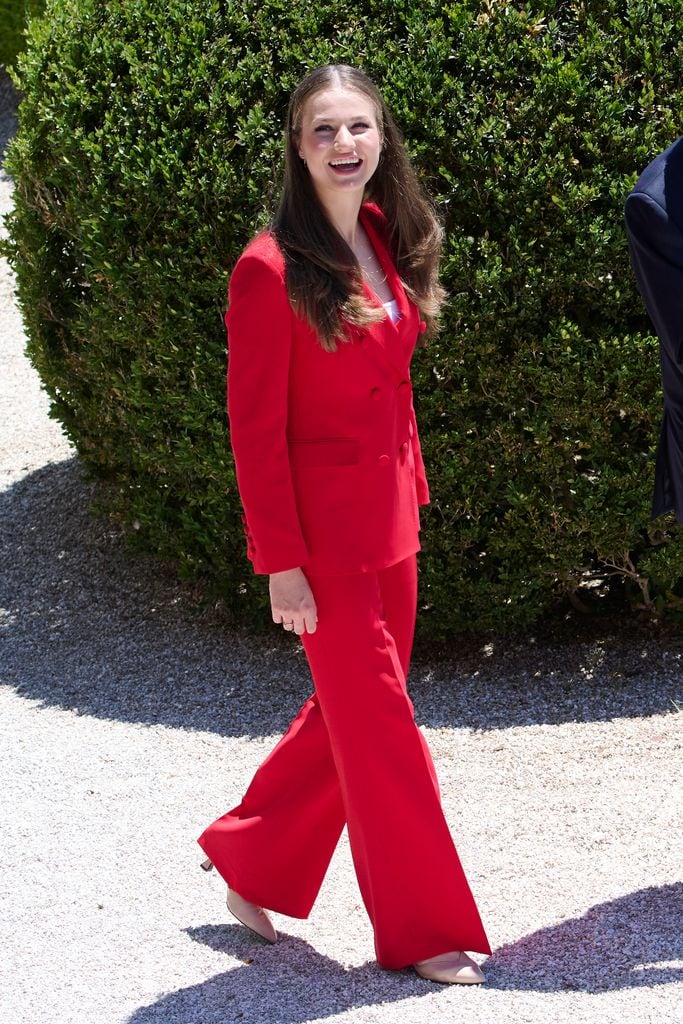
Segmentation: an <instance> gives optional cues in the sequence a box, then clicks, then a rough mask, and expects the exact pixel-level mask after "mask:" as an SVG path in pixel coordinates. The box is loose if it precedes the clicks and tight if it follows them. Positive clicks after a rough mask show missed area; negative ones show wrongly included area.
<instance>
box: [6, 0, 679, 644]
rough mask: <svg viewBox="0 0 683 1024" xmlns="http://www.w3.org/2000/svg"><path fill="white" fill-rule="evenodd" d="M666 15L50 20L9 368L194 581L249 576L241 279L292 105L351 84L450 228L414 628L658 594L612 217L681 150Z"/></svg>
mask: <svg viewBox="0 0 683 1024" xmlns="http://www.w3.org/2000/svg"><path fill="white" fill-rule="evenodd" d="M679 22H680V4H679V0H602V2H600V3H597V2H578V0H577V2H571V0H566V2H558V3H550V2H547V0H541V2H528V3H520V2H517V3H503V2H498V0H483V2H482V0H465V2H459V0H452V2H450V3H449V4H446V5H445V4H443V3H442V2H441V0H438V2H436V0H414V2H413V0H366V2H365V4H363V5H362V8H361V7H359V5H358V4H357V3H355V0H354V2H351V0H330V2H326V3H325V4H319V5H311V4H309V3H307V2H303V3H301V2H299V0H287V3H285V2H283V0H235V2H230V0H227V2H218V0H110V2H108V3H107V4H101V3H99V2H96V0H51V2H49V4H48V17H47V19H46V20H45V22H44V23H43V24H42V28H41V29H40V31H37V32H35V33H34V35H33V38H32V41H31V45H30V47H29V50H28V51H27V53H26V54H25V55H24V57H23V58H22V61H21V65H20V67H21V71H20V79H19V80H20V86H21V88H22V90H23V91H24V93H25V96H26V98H25V100H24V102H23V104H22V107H21V120H20V131H19V135H18V137H17V139H16V141H15V143H14V145H13V148H12V151H11V158H10V164H9V166H10V170H11V173H12V174H13V176H14V178H15V180H16V186H17V190H16V209H15V212H14V213H13V214H12V215H11V217H10V218H9V222H8V227H9V231H10V235H11V241H10V243H9V246H8V250H9V255H10V258H11V260H12V262H13V264H14V266H15V267H16V271H17V278H18V290H19V297H20V301H21V305H22V309H23V314H24V318H25V321H26V326H27V331H28V337H29V346H28V348H29V354H30V356H31V359H32V360H33V363H34V365H35V366H36V367H37V369H38V371H39V373H40V375H41V377H42V379H43V381H44V384H45V387H46V388H47V391H48V393H49V394H50V396H51V399H52V409H53V415H54V416H55V417H56V418H57V419H58V420H59V421H60V422H61V423H62V424H63V425H64V428H65V430H66V432H67V433H68V435H69V437H70V438H71V439H72V441H73V443H74V444H75V446H76V448H77V450H78V452H79V454H80V456H81V458H82V460H83V462H84V463H85V465H86V466H87V467H88V468H89V470H90V471H91V472H92V473H94V474H96V475H97V476H98V477H100V478H101V479H102V481H103V487H104V490H103V495H104V497H103V503H104V504H105V505H106V507H107V508H108V509H109V510H110V511H111V512H112V513H113V514H114V515H115V516H117V517H118V518H119V519H120V520H121V521H122V522H124V523H126V524H127V526H128V527H129V528H130V530H131V533H132V534H133V535H134V536H135V537H136V538H137V540H138V541H139V542H140V543H141V544H143V545H144V546H146V547H147V548H149V549H152V550H154V551H157V552H158V553H159V554H161V555H162V556H165V557H170V558H172V559H174V560H175V561H176V562H177V564H178V566H179V568H180V571H181V572H182V573H183V574H185V575H188V576H193V575H195V574H202V575H205V576H208V577H209V578H210V579H212V580H213V581H214V582H215V583H216V584H217V586H218V587H219V589H220V590H221V592H222V594H223V595H224V597H225V599H226V603H227V605H228V606H229V607H230V608H231V609H232V610H233V611H234V612H235V613H236V614H237V615H239V616H242V615H247V614H249V615H251V614H252V613H253V612H254V610H255V609H256V607H257V606H258V607H259V608H263V605H264V602H265V587H264V581H263V580H262V579H256V578H254V577H253V576H252V575H251V572H250V569H249V567H248V563H247V561H246V557H245V554H244V546H243V536H242V530H241V527H240V521H239V511H240V510H239V500H238V495H237V492H236V489H235V479H234V470H233V463H232V460H231V455H230V450H229V443H228V436H227V428H226V421H225V415H224V373H225V353H224V342H225V339H224V329H223V324H222V313H223V309H224V302H225V290H226V280H227V274H228V272H229V269H230V268H231V266H232V264H233V263H234V261H235V259H236V258H237V256H238V254H239V252H240V250H241V249H242V247H243V246H244V245H245V244H246V242H247V241H248V239H249V238H250V236H251V235H252V234H253V233H254V231H255V230H256V229H257V227H259V226H260V225H262V224H263V223H264V221H265V219H266V217H267V211H268V203H269V201H270V200H269V196H270V193H271V191H272V182H273V181H274V180H275V179H276V178H277V172H278V165H279V154H280V149H281V125H282V121H283V115H284V109H285V104H286V99H287V96H288V93H289V92H290V90H291V88H292V87H293V86H294V84H295V83H296V82H297V81H298V80H299V79H300V78H301V77H302V76H303V74H304V73H306V71H307V70H309V69H310V68H311V67H314V66H316V65H318V64H321V63H325V62H327V61H336V62H339V61H343V62H347V63H353V64H357V65H360V66H362V67H364V68H365V69H366V70H367V71H368V72H369V74H370V75H371V76H372V77H373V78H374V79H375V80H376V81H377V82H378V84H379V85H380V87H381V89H382V90H383V92H384V94H385V96H386V98H387V100H388V102H389V104H390V105H391V106H392V107H393V109H394V111H395V113H396V115H397V118H398V120H399V123H400V124H401V126H402V128H403V130H404V133H405V136H406V140H407V143H408V145H409V148H410V151H411V153H412V154H413V156H414V158H415V160H416V162H417V164H418V166H419V168H420V169H421V173H422V174H423V175H424V177H425V179H426V180H427V181H428V184H429V187H430V189H431V190H432V193H433V194H434V196H435V197H436V199H437V201H438V203H439V205H440V207H441V210H442V211H443V215H444V218H445V225H446V232H447V243H446V252H445V261H444V283H445V285H446V287H447V288H448V290H449V293H450V302H449V305H448V308H447V310H446V315H445V317H444V329H443V332H442V334H441V335H440V337H439V339H438V340H437V341H435V342H433V343H431V345H430V347H429V348H427V349H425V350H422V351H420V352H419V354H418V355H417V357H416V360H415V362H414V379H415V391H416V395H417V405H418V418H419V420H420V424H421V434H422V438H423V447H424V450H425V458H426V462H427V466H428V474H429V479H430V485H431V490H432V496H433V504H432V506H431V507H430V508H429V510H427V511H426V514H425V516H424V534H423V537H424V544H423V547H424V552H423V555H422V557H421V571H422V577H421V579H422V597H423V605H424V609H423V614H422V615H421V617H420V621H421V628H422V631H423V636H431V637H438V636H444V635H448V634H451V633H453V632H457V631H464V630H479V629H486V628H491V627H492V628H495V629H499V630H500V629H506V628H508V627H512V626H515V625H519V624H525V623H530V622H533V621H534V620H535V619H536V618H537V617H538V616H539V615H540V614H541V613H543V612H544V611H545V610H546V609H548V608H549V607H550V606H551V605H552V604H553V603H554V602H555V601H556V600H557V599H558V597H559V596H560V595H561V594H563V593H566V592H572V591H575V590H576V588H577V587H579V586H580V585H581V584H582V583H585V582H586V580H590V579H591V576H592V575H593V574H595V573H598V574H599V573H604V571H605V567H607V569H608V571H610V572H613V573H614V576H615V578H618V579H628V578H630V579H632V581H633V590H634V592H635V593H636V594H638V595H642V599H643V600H644V601H645V603H649V604H651V605H653V606H654V605H658V606H661V605H663V604H667V603H669V604H671V603H674V602H675V600H676V598H675V587H676V585H677V580H678V577H679V574H680V566H681V564H683V542H682V541H681V537H680V533H679V532H678V531H677V530H676V529H673V528H672V524H671V523H670V522H668V521H667V522H664V523H658V524H654V525H653V524H651V523H650V521H649V511H650V500H651V490H652V478H653V462H654V459H653V454H654V449H655V445H656V441H657V437H658V433H659V422H660V415H661V394H660V390H659V365H658V348H657V341H656V339H655V338H654V337H653V336H652V333H651V332H652V328H651V326H650V324H649V321H648V320H647V317H646V315H645V312H644V308H643V305H642V303H641V301H640V298H639V296H638V294H637V291H636V287H635V283H634V279H633V275H632V273H631V270H630V266H629V262H628V253H627V247H626V238H625V232H624V226H623V214H622V207H623V201H624V198H625V195H626V193H627V192H628V190H629V188H630V187H631V186H632V184H633V183H634V181H635V179H636V177H637V173H638V172H639V171H640V170H641V169H642V168H643V167H644V166H645V164H647V163H648V162H649V160H650V159H651V158H652V157H653V156H654V155H655V154H656V153H657V152H659V151H660V150H662V149H664V148H665V147H666V146H667V145H669V144H670V143H671V142H672V141H673V140H674V139H675V138H676V137H677V136H678V135H680V134H681V132H682V131H683V127H682V126H683V94H682V93H681V89H680V83H681V81H682V80H683V46H682V44H681V34H680V31H679V29H680V24H679Z"/></svg>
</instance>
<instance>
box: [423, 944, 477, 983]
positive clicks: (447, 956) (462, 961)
mask: <svg viewBox="0 0 683 1024" xmlns="http://www.w3.org/2000/svg"><path fill="white" fill-rule="evenodd" d="M413 968H414V969H415V971H417V973H418V974H419V975H420V977H421V978H426V979H427V981H439V982H441V984H442V985H481V983H482V982H483V981H485V980H486V979H485V978H484V972H483V971H482V969H481V967H480V966H479V965H478V964H476V963H475V962H474V960H472V958H471V957H469V956H468V955H467V953H461V952H453V953H442V954H441V956H433V957H430V959H429V960H420V961H419V962H418V963H416V964H413Z"/></svg>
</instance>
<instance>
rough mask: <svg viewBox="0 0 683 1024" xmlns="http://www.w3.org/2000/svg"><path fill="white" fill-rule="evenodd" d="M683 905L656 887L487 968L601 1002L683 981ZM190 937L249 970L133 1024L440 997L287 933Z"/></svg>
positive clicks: (666, 888)
mask: <svg viewBox="0 0 683 1024" xmlns="http://www.w3.org/2000/svg"><path fill="white" fill-rule="evenodd" d="M682 906H683V884H672V885H663V886H653V887H651V888H648V889H641V890H639V891H638V892H634V893H630V894H629V895H628V896H622V897H620V898H618V899H616V900H611V901H609V902H607V903H600V904H598V905H597V906H595V907H591V909H590V910H589V911H587V913H586V914H584V915H583V916H582V917H579V918H573V919H572V920H569V921H563V922H562V923H561V924H558V925H554V926H552V927H550V928H542V929H541V930H540V931H537V932H534V933H532V934H531V935H527V936H524V937H523V938H521V939H519V940H518V941H517V942H513V943H509V944H508V945H505V946H502V947H501V948H500V949H498V950H496V951H495V952H494V953H493V955H492V956H491V957H489V959H488V960H487V961H485V963H484V965H483V966H484V970H485V971H486V983H487V986H488V988H495V989H507V990H524V991H532V992H556V991H566V990H578V991H581V992H587V993H597V992H608V991H615V990H617V989H628V988H637V987H641V986H647V987H652V986H653V985H664V984H670V983H673V982H677V981H681V980H683V966H682V965H681V962H680V961H681V958H682V957H683V929H682V928H681V925H682V924H683V921H682V920H681V916H682V915H681V910H682ZM187 934H188V935H189V937H190V938H191V939H193V940H194V941H195V942H201V943H204V944H205V945H207V946H210V947H211V949H213V950H216V951H218V952H222V953H226V954H228V955H229V956H231V957H233V958H234V959H236V960H239V961H242V963H240V964H238V965H236V966H233V967H232V968H231V969H229V970H227V971H225V972H224V973H222V974H218V975H216V976H215V977H213V978H211V979H209V980H208V981H205V982H203V983H202V984H200V985H192V986H190V987H188V988H184V989H180V990H178V991H177V992H173V993H172V994H171V995H167V996H164V997H163V998H162V999H160V1000H159V1001H158V1002H156V1003H153V1004H152V1005H150V1006H144V1007H141V1008H140V1009H139V1010H136V1011H135V1013H134V1014H133V1015H132V1016H131V1017H129V1019H128V1024H153V1022H159V1021H169V1020H173V1021H174V1022H176V1024H199V1022H201V1024H213V1022H219V1021H220V1022H221V1024H225V1022H226V1021H237V1020H240V1021H244V1022H245V1024H249V1022H252V1021H253V1022H257V1021H258V1022H261V1021H269V1022H270V1024H304V1022H306V1021H309V1020H316V1019H319V1018H325V1017H331V1016H333V1015H334V1014H338V1013H343V1012H344V1011H346V1010H350V1009H353V1008H354V1007H355V1008H358V1007H361V1006H372V1005H377V1004H379V1003H387V1002H390V1003H398V1002H400V1001H401V1000H403V999H414V998H415V997H419V996H420V995H429V994H433V993H434V992H436V991H439V990H438V989H436V988H435V986H434V985H433V984H432V983H431V982H427V981H423V980H422V979H421V978H418V977H417V975H416V974H415V973H414V972H413V971H411V970H405V971H397V972H394V971H383V970H381V969H380V968H379V967H378V965H377V964H375V963H366V964H362V965H361V966H359V967H352V968H349V969H345V968H344V967H342V966H341V965H340V964H337V963H335V962H334V961H333V960H330V959H329V958H328V957H324V956H321V955H320V954H318V953H317V952H316V951H315V950H314V949H313V948H312V946H310V945H309V944H308V943H307V942H304V941H303V940H302V939H300V938H295V937H292V936H287V935H286V934H284V935H282V934H281V937H280V941H279V942H278V944H277V945H276V946H266V945H265V944H263V943H261V942H260V941H259V940H258V939H252V938H251V937H250V936H249V934H248V933H247V932H245V930H244V929H243V928H242V927H240V926H239V925H226V926H220V925H206V926H205V927H201V928H190V929H187ZM441 991H444V992H445V991H448V987H447V986H444V987H443V988H442V989H441Z"/></svg>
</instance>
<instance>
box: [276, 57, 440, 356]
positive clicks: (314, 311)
mask: <svg viewBox="0 0 683 1024" xmlns="http://www.w3.org/2000/svg"><path fill="white" fill-rule="evenodd" d="M336 86H341V87H343V88H345V89H353V90H355V91H356V92H359V93H362V94H363V95H364V96H367V97H369V99H370V100H372V103H373V104H374V107H375V109H376V111H377V125H378V128H379V132H380V139H381V142H382V148H381V152H380V158H379V163H378V166H377V170H376V171H375V173H374V174H373V176H372V178H371V180H370V181H369V182H368V184H367V185H366V189H365V195H364V201H365V202H374V203H376V204H377V205H378V206H379V207H380V209H381V210H382V213H383V214H384V216H385V217H386V220H387V228H388V236H389V237H388V241H389V246H390V250H391V253H392V256H393V258H394V261H395V263H396V267H397V270H398V273H399V275H400V277H401V281H402V283H403V286H404V288H405V290H406V293H407V294H408V296H409V297H410V298H411V299H412V300H413V302H415V304H416V305H417V307H418V308H419V310H420V312H421V315H422V317H423V319H424V320H425V322H426V324H427V331H426V334H425V336H429V335H430V334H433V333H435V331H436V330H437V329H438V323H437V318H438V314H439V309H440V307H441V304H442V302H443V300H444V298H445V295H446V293H445V292H444V290H443V288H442V287H441V285H440V284H439V259H440V256H441V243H442V237H443V232H442V228H441V225H440V223H439V221H438V219H437V216H436V213H435V211H434V207H433V206H432V204H431V202H430V200H429V198H428V197H427V193H426V192H425V190H424V188H423V187H422V185H421V184H420V182H419V181H418V179H417V175H416V174H415V171H414V169H413V167H412V165H411V163H410V160H409V158H408V154H407V153H406V150H405V147H404V145H403V139H402V137H401V133H400V132H399V130H398V127H397V126H396V122H395V121H394V119H393V117H392V114H391V111H390V110H389V108H388V107H387V105H386V104H385V102H384V100H383V99H382V97H381V95H380V93H379V91H378V89H377V87H376V86H375V84H374V83H373V82H372V81H371V79H369V78H368V76H367V75H366V74H364V73H363V72H362V71H359V70H358V69H357V68H353V67H349V66H348V65H346V64H325V65H324V66H323V67H319V68H316V69H315V70H314V71H311V72H310V74H308V75H307V76H306V77H305V78H304V79H303V80H302V81H301V82H300V83H299V85H298V86H297V87H296V89H294V91H293V93H292V95H291V97H290V100H289V109H288V111H287V123H286V128H285V161H284V174H283V182H282V190H281V194H280V200H279V204H278V207H277V210H276V212H275V215H274V217H273V219H272V222H271V231H272V233H273V235H274V237H275V239H276V241H277V243H278V245H279V246H280V249H281V251H282V254H283V256H284V260H285V270H286V282H287V294H288V296H289V301H290V303H291V305H292V308H293V309H294V310H295V312H296V313H297V314H298V315H299V316H302V317H305V318H306V320H308V322H309V324H310V325H311V327H312V328H313V330H314V331H315V332H316V334H317V335H318V338H319V340H320V343H321V345H322V347H323V348H324V349H326V350H327V351H330V352H333V351H335V350H336V348H337V343H338V342H339V341H347V340H349V339H348V337H347V336H346V335H345V331H344V322H346V323H347V324H350V325H352V326H354V327H366V326H368V325H369V324H371V323H377V322H378V321H379V320H382V319H384V316H385V313H384V311H383V310H381V309H378V308H377V307H376V306H373V305H371V304H370V303H369V302H368V300H367V299H366V297H365V295H364V294H363V277H362V271H361V268H360V265H359V263H358V260H357V259H356V257H355V255H354V253H353V251H352V250H351V248H350V247H349V245H348V244H347V243H346V241H345V240H344V239H343V238H342V236H341V235H340V234H339V232H338V231H337V230H336V228H335V227H334V226H333V225H332V223H331V222H330V220H329V219H328V217H327V214H326V212H325V209H324V207H323V205H322V203H321V202H320V200H319V199H318V196H317V193H316V191H315V187H314V185H313V182H312V180H311V177H310V174H309V172H308V170H307V169H306V167H305V166H304V163H303V161H302V160H301V158H300V156H299V152H298V140H299V135H300V132H301V121H302V115H303V110H304V106H305V104H306V102H307V100H309V99H310V98H311V97H312V96H313V95H314V94H315V93H318V92H320V91H321V90H323V89H327V88H330V87H336Z"/></svg>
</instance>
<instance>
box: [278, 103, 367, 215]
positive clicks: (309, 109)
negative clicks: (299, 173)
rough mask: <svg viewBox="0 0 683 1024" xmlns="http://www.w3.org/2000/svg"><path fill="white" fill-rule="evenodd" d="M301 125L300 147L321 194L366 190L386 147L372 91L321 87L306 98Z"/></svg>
mask: <svg viewBox="0 0 683 1024" xmlns="http://www.w3.org/2000/svg"><path fill="white" fill-rule="evenodd" d="M298 129H299V130H298V132H297V134H296V145H297V149H298V153H299V156H300V157H301V159H302V160H305V161H306V165H307V167H308V171H309V174H310V176H311V179H312V180H313V184H314V186H315V190H316V192H317V193H318V196H319V197H320V199H321V200H323V201H325V200H327V201H334V197H335V196H338V195H339V194H340V193H347V194H348V193H354V192H360V194H361V196H362V194H363V190H364V189H365V186H366V185H367V183H368V182H369V181H370V179H371V177H372V176H373V174H374V173H375V171H376V170H377V164H378V163H379V157H380V152H381V148H382V136H381V131H380V127H379V125H378V115H377V109H376V107H375V104H374V103H373V101H372V100H371V99H370V97H369V96H366V95H365V94H364V93H362V92H359V91H358V90H356V89H348V88H344V86H331V87H328V88H325V89H321V90H320V92H317V93H314V94H313V95H312V96H310V97H309V98H308V99H307V100H306V102H305V103H304V106H303V109H302V112H301V121H300V125H299V126H298Z"/></svg>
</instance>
